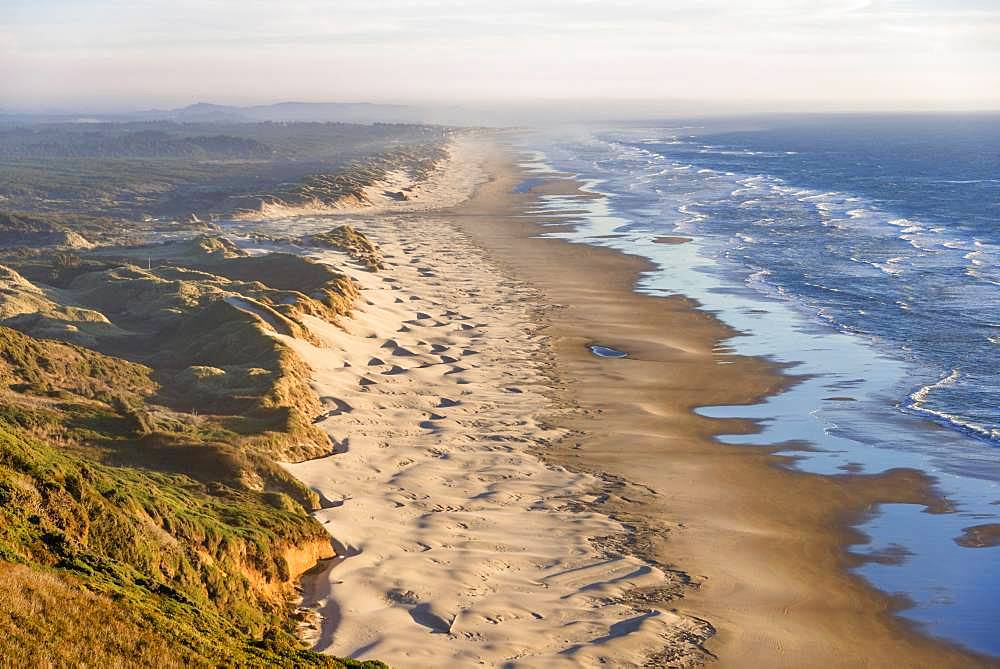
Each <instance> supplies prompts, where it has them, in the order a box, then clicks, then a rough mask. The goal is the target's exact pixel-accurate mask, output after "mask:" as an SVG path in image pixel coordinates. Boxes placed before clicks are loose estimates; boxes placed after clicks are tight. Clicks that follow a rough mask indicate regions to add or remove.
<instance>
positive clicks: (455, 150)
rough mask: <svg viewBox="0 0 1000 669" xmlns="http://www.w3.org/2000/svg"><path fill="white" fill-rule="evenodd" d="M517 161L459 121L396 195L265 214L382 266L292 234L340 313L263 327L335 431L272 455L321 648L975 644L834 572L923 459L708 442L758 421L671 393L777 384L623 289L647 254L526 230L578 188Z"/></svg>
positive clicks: (669, 650)
mask: <svg viewBox="0 0 1000 669" xmlns="http://www.w3.org/2000/svg"><path fill="white" fill-rule="evenodd" d="M521 179H522V175H521V174H520V173H519V171H518V170H517V168H516V167H515V166H514V164H513V163H512V160H511V156H510V155H509V154H508V153H506V152H505V151H503V150H502V148H498V146H497V145H496V144H494V143H492V142H491V141H488V140H486V139H483V138H474V137H469V138H464V139H460V140H458V141H457V142H456V143H455V144H453V146H452V157H451V159H450V160H449V161H447V164H446V165H444V166H443V167H442V169H441V170H440V171H439V172H438V173H437V174H436V175H435V176H434V177H432V179H431V180H430V181H428V182H427V183H426V184H424V185H423V186H422V188H420V189H415V190H414V191H413V196H412V197H411V198H410V199H409V200H404V201H399V200H397V199H395V198H393V197H391V196H390V195H391V193H389V191H388V189H387V191H386V196H385V197H384V202H381V203H376V206H373V207H368V208H361V209H356V210H349V211H344V212H341V213H338V214H336V215H334V216H326V217H321V218H308V217H305V218H288V219H281V220H277V221H270V222H267V223H266V224H264V225H265V226H266V229H267V231H268V232H269V233H272V234H273V233H275V232H279V233H280V232H281V231H282V230H285V231H287V232H293V231H294V233H295V234H303V233H308V232H311V231H313V230H315V231H320V230H323V229H327V228H329V227H330V225H331V221H334V222H336V223H350V224H351V225H353V226H355V227H356V228H357V229H359V230H361V231H362V232H364V234H366V235H367V236H369V237H370V238H371V239H373V240H374V241H375V242H376V243H377V244H378V245H379V246H380V248H381V249H382V253H383V255H384V257H385V265H386V267H385V269H384V270H382V271H379V272H377V273H373V272H369V271H367V270H365V269H364V268H362V267H361V266H359V265H353V264H352V263H351V261H350V259H349V258H347V256H345V255H343V254H339V253H337V252H334V251H328V250H320V249H304V250H300V251H302V252H306V253H308V254H309V255H310V256H311V257H314V258H317V259H320V260H326V261H329V262H332V263H334V264H336V265H337V266H338V267H342V268H345V269H346V270H347V271H348V273H349V274H350V275H351V276H352V278H354V279H355V280H356V281H357V283H358V284H359V285H360V287H361V289H362V298H361V301H362V306H361V307H360V308H359V309H358V310H357V312H356V313H355V315H354V316H353V318H351V319H350V320H346V321H345V322H343V323H342V327H335V326H333V325H330V324H328V323H324V322H322V321H319V320H313V321H311V322H310V325H311V327H312V329H313V332H314V334H316V335H317V337H318V341H319V342H321V343H322V345H315V344H311V343H307V342H304V341H302V340H300V339H293V338H285V340H286V341H287V342H288V344H289V345H290V346H294V347H295V349H296V350H297V351H298V352H299V353H300V354H301V355H302V357H303V358H304V359H305V360H306V361H307V362H308V363H309V365H310V366H311V368H312V370H313V375H314V376H313V387H314V388H315V390H316V392H317V393H318V394H319V396H320V398H321V399H322V401H323V403H324V406H325V407H326V408H327V412H326V413H325V414H323V415H322V416H321V417H319V421H320V422H319V425H320V427H322V428H323V429H325V430H326V431H327V432H328V433H329V434H330V436H331V437H332V439H333V441H334V443H335V444H336V448H335V453H334V454H333V455H331V456H329V457H326V458H322V459H318V460H312V461H308V462H305V463H300V464H295V465H288V468H289V470H290V471H291V472H292V473H294V475H295V476H297V477H298V478H299V479H300V480H302V481H303V482H305V483H306V484H307V485H309V486H310V487H312V488H314V489H315V490H317V491H319V492H320V493H321V495H322V496H323V498H324V508H323V509H322V510H321V511H319V512H317V518H318V519H319V520H320V521H321V522H323V523H324V524H325V526H326V527H327V528H328V529H329V531H330V533H331V536H332V537H333V540H334V545H335V548H336V549H337V553H338V558H337V559H335V560H331V561H329V562H326V563H324V564H323V565H322V567H321V568H320V569H317V570H314V571H313V572H312V573H310V574H308V575H307V576H306V577H304V579H303V581H302V586H303V591H304V606H306V607H308V608H311V609H313V610H315V611H317V612H318V614H319V618H318V621H317V624H316V626H315V628H314V629H311V630H307V633H308V634H310V635H311V637H310V639H311V641H313V642H314V643H315V645H316V647H317V648H318V649H320V650H323V651H328V652H331V653H336V654H339V655H351V656H355V657H375V658H379V659H381V660H383V661H386V662H388V663H390V664H391V665H393V666H398V667H411V666H430V665H432V664H448V665H454V666H472V665H484V666H524V667H529V666H539V667H541V666H545V667H549V666H563V665H566V666H596V665H599V664H602V663H603V664H604V665H606V666H615V667H628V666H655V667H667V666H677V667H683V666H696V665H699V664H702V663H709V664H718V665H719V666H727V667H728V666H732V667H748V666H770V667H807V666H808V667H859V666H869V667H888V666H906V667H970V666H989V664H990V663H989V661H988V660H986V659H983V658H980V657H977V656H974V655H972V654H969V653H967V652H965V651H962V650H961V649H957V648H955V647H952V646H949V645H946V644H944V643H940V642H937V641H934V640H931V639H929V638H927V637H924V636H921V635H919V634H918V633H917V632H916V631H915V630H913V629H911V628H910V627H909V626H908V625H906V624H905V623H903V622H902V621H900V620H899V619H897V618H895V617H893V616H892V615H891V613H892V611H893V609H894V607H896V606H898V604H899V603H898V602H894V601H893V600H892V599H891V598H890V597H887V596H886V595H884V594H882V593H879V592H878V591H876V590H874V589H873V588H871V587H870V586H869V585H867V584H866V583H865V582H864V581H862V580H861V579H859V578H858V577H856V576H853V575H851V574H850V573H849V572H848V571H846V568H847V567H848V566H849V556H848V555H847V553H846V551H845V546H846V545H847V544H849V543H850V542H851V541H852V540H853V539H855V538H856V537H855V536H854V535H853V534H852V531H851V530H850V528H849V524H850V523H851V522H852V521H853V520H856V519H858V518H860V517H861V516H862V515H863V514H864V513H865V511H866V509H868V508H869V507H870V506H871V505H872V504H874V503H877V502H889V501H906V502H913V503H923V504H926V505H928V507H929V508H931V509H934V508H935V507H936V506H938V505H939V504H940V501H939V500H937V499H935V498H934V497H933V495H932V494H931V491H930V485H929V483H930V482H929V481H928V480H927V478H926V477H925V476H923V475H922V474H921V473H919V472H916V471H912V470H894V471H890V472H887V473H885V474H882V475H878V476H857V475H849V474H844V475H842V476H833V477H819V476H813V475H807V474H802V473H796V472H793V471H790V470H788V469H786V468H783V467H781V464H782V459H781V458H779V457H777V456H775V455H773V454H772V453H771V452H770V451H768V450H766V449H752V448H746V447H743V448H741V447H734V446H726V445H722V444H720V443H718V442H716V441H715V440H714V439H713V437H714V436H715V435H717V434H720V433H722V432H729V433H732V432H739V431H748V430H752V429H753V425H752V424H749V423H736V422H733V421H720V420H715V419H708V418H704V417H700V416H698V415H696V414H694V413H693V412H692V409H693V408H695V407H698V406H704V405H709V404H740V403H751V402H754V401H757V400H759V399H760V398H762V397H764V396H766V395H768V394H770V393H773V392H775V391H777V390H779V389H781V388H782V387H783V386H784V385H785V384H787V383H790V382H792V380H790V379H788V378H786V377H784V376H782V375H781V374H780V372H779V370H777V369H775V368H774V367H773V366H772V365H770V364H768V363H767V362H765V361H762V360H757V359H753V358H745V357H739V356H735V355H732V354H730V353H726V352H725V351H724V350H720V349H719V346H718V345H719V343H720V341H721V340H723V339H724V338H726V337H727V336H729V335H731V334H732V333H731V332H729V331H728V330H727V329H726V328H725V327H724V326H723V325H722V324H721V323H719V322H718V321H716V320H715V319H713V318H712V317H711V316H710V315H709V314H707V313H704V312H701V311H698V310H697V309H696V308H695V307H696V305H695V304H693V303H691V302H690V301H688V300H686V299H684V298H679V297H676V298H669V299H665V298H656V297H649V296H644V295H640V294H637V293H635V292H633V290H632V288H633V286H634V283H635V280H636V278H637V276H638V275H639V273H641V272H642V271H644V270H645V269H646V267H645V265H644V261H642V260H640V259H638V258H634V257H629V256H625V255H622V254H619V253H617V252H615V251H612V250H608V249H598V248H594V247H589V246H583V245H574V244H569V243H566V242H564V241H560V240H556V239H543V238H539V237H538V234H539V230H540V228H539V224H540V223H541V222H543V221H540V220H538V219H537V217H525V216H524V215H523V212H524V211H525V208H526V206H527V204H528V203H530V202H531V201H532V199H533V198H536V197H538V195H539V194H542V193H544V192H546V189H550V191H551V192H560V193H572V192H574V191H575V189H576V185H575V183H574V182H573V181H572V180H571V179H558V180H554V181H549V182H546V183H540V184H538V185H536V186H535V187H533V188H532V189H531V190H530V191H529V192H526V193H514V192H513V190H514V186H515V185H516V184H518V183H519V182H520V181H521ZM397 187H400V184H397V183H394V184H392V188H393V189H395V188H397ZM404 187H405V186H404ZM580 196H581V197H588V195H586V194H583V193H581V194H580ZM371 199H373V200H378V199H379V197H378V193H375V192H373V193H372V196H371ZM262 229H264V228H262ZM683 241H684V240H683V239H677V238H671V239H670V240H669V241H665V243H683ZM593 343H600V344H604V345H608V346H612V347H614V348H616V349H620V350H622V351H627V352H628V354H629V357H628V358H624V359H612V358H599V357H596V356H594V355H593V354H592V353H591V352H590V350H589V348H588V345H589V344H593Z"/></svg>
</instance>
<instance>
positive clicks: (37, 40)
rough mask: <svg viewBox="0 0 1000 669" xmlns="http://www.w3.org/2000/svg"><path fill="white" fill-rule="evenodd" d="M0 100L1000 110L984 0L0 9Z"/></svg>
mask: <svg viewBox="0 0 1000 669" xmlns="http://www.w3.org/2000/svg"><path fill="white" fill-rule="evenodd" d="M5 4H7V5H8V9H7V11H6V12H5V13H6V14H7V16H6V18H7V21H6V23H5V25H4V26H2V27H0V107H3V108H8V109H54V108H58V109H89V110H95V111H110V110H120V109H144V108H169V107H178V106H184V105H187V104H191V103H194V102H198V101H206V102H213V103H220V104H237V105H245V104H267V103H270V102H275V101H279V100H298V101H306V102H321V101H368V102H376V103H399V104H418V105H427V104H433V105H441V104H458V105H472V106H492V105H495V106H504V107H510V106H515V107H516V106H524V105H525V104H528V103H533V104H538V103H541V104H549V105H552V104H560V103H561V104H566V103H567V102H568V101H570V100H575V99H586V100H588V101H590V102H593V101H594V100H596V99H602V100H607V104H608V105H620V106H622V107H628V106H630V105H631V106H635V105H637V104H640V103H641V104H642V105H645V106H646V107H648V108H654V107H656V106H657V105H659V106H661V107H663V109H664V111H670V110H671V109H678V110H679V111H680V112H681V113H683V111H684V108H685V107H695V106H697V107H698V108H700V109H701V110H703V111H710V112H713V113H719V112H725V111H727V110H728V111H733V112H743V111H851V110H856V111H865V110H880V111H903V110H985V109H997V108H1000V58H998V55H1000V8H998V7H996V6H993V5H992V3H989V2H984V1H978V2H977V1H973V0H967V1H952V2H944V3H942V2H936V3H935V2H929V1H927V0H911V1H891V0H889V1H882V2H862V1H852V0H838V1H836V2H831V3H825V6H824V7H822V8H817V7H816V6H815V5H814V3H808V2H804V1H799V0H769V1H767V2H764V3H754V6H753V7H746V6H739V7H733V6H732V4H731V3H725V2H721V1H712V2H707V3H706V2H695V1H694V0H683V1H681V2H674V3H671V6H669V7H667V6H663V5H662V4H661V3H657V2H655V1H654V0H631V1H628V2H622V3H614V6H613V7H612V6H609V3H603V2H597V1H587V0H550V1H548V2H542V3H531V2H528V1H527V0H516V1H515V2H512V3H508V5H507V7H505V8H504V9H496V8H493V7H492V6H491V4H490V3H486V2H482V1H480V0H476V1H474V2H454V1H447V0H424V1H420V0H417V1H405V0H392V1H377V0H376V1H374V2H361V1H359V0H349V1H347V2H338V3H337V5H336V7H331V6H329V4H328V3H323V2H318V1H316V0H305V1H303V2H298V3H295V4H294V5H293V6H290V5H286V4H282V3H278V2H275V1H274V0H250V1H248V2H239V3H234V2H231V1H226V0H216V1H212V2H194V0H181V1H180V2H176V3H172V4H171V5H170V6H169V7H164V6H162V5H161V4H160V3H156V2H151V1H145V2H143V1H140V2H123V1H122V0H95V1H94V2H89V3H86V6H84V5H82V4H81V3H78V2H73V1H72V0H36V1H35V2H30V3H29V2H25V1H23V0H13V1H11V0H7V2H6V3H5Z"/></svg>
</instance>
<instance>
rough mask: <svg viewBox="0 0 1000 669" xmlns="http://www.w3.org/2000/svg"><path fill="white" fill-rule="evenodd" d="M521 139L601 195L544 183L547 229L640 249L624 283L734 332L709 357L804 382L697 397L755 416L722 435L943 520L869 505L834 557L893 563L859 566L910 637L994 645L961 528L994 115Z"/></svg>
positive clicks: (994, 282) (995, 287) (991, 395)
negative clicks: (780, 451)
mask: <svg viewBox="0 0 1000 669" xmlns="http://www.w3.org/2000/svg"><path fill="white" fill-rule="evenodd" d="M519 147H520V148H521V149H522V150H523V151H524V155H525V158H524V165H525V167H526V168H527V169H529V170H531V171H533V172H535V173H537V174H538V175H544V174H546V173H550V172H568V173H572V174H575V175H577V178H578V179H580V180H581V181H582V182H584V184H585V188H586V190H590V191H593V192H596V193H600V194H603V195H604V196H605V197H603V198H599V199H594V200H586V201H584V200H581V199H580V198H574V197H572V196H562V195H550V196H543V197H542V198H541V200H540V203H539V205H538V211H539V212H544V213H546V214H548V215H556V216H560V215H562V216H563V218H564V219H565V221H567V222H571V223H573V224H574V225H573V226H572V231H571V232H564V231H560V232H553V233H551V234H553V235H555V236H561V237H566V238H568V239H570V240H571V241H574V242H579V243H588V244H596V245H603V246H612V247H615V248H619V249H621V250H623V251H628V252H629V253H634V254H639V255H644V256H646V257H647V258H649V259H650V260H651V261H652V262H653V263H654V264H655V265H656V266H657V267H658V269H657V270H656V271H653V272H649V273H647V274H645V275H644V276H643V277H641V280H640V282H639V284H638V286H637V290H640V291H643V292H648V293H651V294H657V295H670V294H674V293H680V294H683V295H686V296H688V297H692V298H695V299H697V300H698V301H699V302H700V304H701V306H702V308H703V309H705V310H707V311H710V312H712V313H714V314H715V315H716V316H717V317H718V318H720V319H721V320H722V321H724V322H726V323H728V324H729V325H731V326H733V327H734V328H735V329H736V330H737V331H739V332H740V335H739V336H736V337H734V338H732V339H731V340H729V341H727V342H725V345H726V347H727V348H728V349H729V350H733V351H736V352H738V353H743V354H748V355H759V356H763V357H767V358H769V359H772V360H774V361H776V362H780V363H783V364H785V365H786V366H788V372H789V373H790V374H795V375H803V380H802V381H801V382H800V383H797V384H795V385H793V386H792V387H791V388H789V389H788V390H787V391H785V392H783V393H781V394H779V395H777V396H774V397H772V398H769V399H768V400H766V401H765V402H763V403H761V404H759V405H756V406H750V407H746V406H740V407H703V408H701V409H699V411H700V412H701V413H703V414H705V415H709V416H719V417H729V416H733V417H747V418H753V419H756V420H757V421H759V423H760V425H761V431H760V432H759V433H757V434H753V435H740V436H735V435H733V436H723V437H721V438H720V439H721V440H722V441H725V442H728V443H740V444H746V445H747V446H754V445H774V444H779V445H781V444H788V446H789V452H790V453H794V455H795V456H796V462H795V465H794V466H795V467H798V468H801V469H804V470H807V471H811V472H815V473H819V474H824V475H835V474H843V473H845V472H864V473H877V472H880V471H885V470H887V469H891V468H895V467H915V468H918V469H921V470H923V471H926V472H928V473H929V474H931V475H932V476H934V477H935V478H936V479H937V481H938V487H939V489H940V491H941V493H942V494H944V495H945V496H946V497H947V499H948V500H949V501H950V502H951V503H952V505H953V506H954V509H955V511H954V512H953V513H946V514H932V513H929V512H928V510H927V509H925V508H924V507H922V506H916V505H906V504H886V505H882V506H881V507H880V508H879V509H876V510H874V512H873V513H872V514H871V516H870V517H869V518H867V519H866V520H865V521H864V522H863V523H861V524H860V525H859V526H858V529H859V530H861V531H862V532H863V533H864V534H865V535H866V536H867V537H868V539H869V540H868V541H867V542H866V543H863V544H858V545H855V546H852V547H851V551H852V552H853V553H855V554H857V555H859V556H865V555H868V556H872V557H880V556H881V557H884V556H886V555H892V556H894V559H891V560H888V559H873V560H869V561H865V562H864V563H863V566H860V567H858V568H857V572H858V573H859V574H860V575H862V576H864V577H865V578H867V579H868V580H869V581H871V582H872V583H873V584H874V585H875V586H876V587H878V588H880V589H883V590H885V591H887V592H891V593H898V594H901V595H904V596H905V597H907V598H908V599H909V600H910V601H911V602H912V605H911V606H910V607H908V608H906V609H905V610H903V611H902V612H901V615H902V616H904V617H906V618H907V619H909V620H911V621H912V622H913V623H914V624H916V625H918V626H920V627H922V628H923V629H924V630H925V631H926V632H927V633H929V634H932V635H936V636H939V637H943V638H946V639H949V640H951V641H954V642H957V643H959V644H962V645H965V646H967V647H969V648H972V649H974V650H978V651H981V652H985V653H990V654H994V655H1000V546H993V547H980V548H973V547H968V546H966V545H963V543H965V542H962V541H961V540H962V538H963V536H965V532H964V530H965V528H968V527H975V526H980V525H988V524H991V523H998V522H1000V115H995V114H949V115H891V116H890V115H879V116H861V115H837V116H770V117H757V118H732V119H715V120H710V121H704V120H701V121H698V120H694V121H684V122H679V121H670V122H645V123H629V124H622V125H615V126H600V127H597V126H595V127H574V128H572V129H561V130H551V131H539V132H535V133H530V134H527V135H525V136H524V138H523V140H522V141H521V142H520V144H519ZM581 211H582V212H584V213H581ZM664 235H669V236H683V237H687V238H690V239H691V241H690V242H689V243H685V244H659V243H656V242H655V241H654V240H655V239H656V238H657V237H659V236H664ZM803 444H808V446H809V450H806V451H803V450H802V449H801V446H802V445H803Z"/></svg>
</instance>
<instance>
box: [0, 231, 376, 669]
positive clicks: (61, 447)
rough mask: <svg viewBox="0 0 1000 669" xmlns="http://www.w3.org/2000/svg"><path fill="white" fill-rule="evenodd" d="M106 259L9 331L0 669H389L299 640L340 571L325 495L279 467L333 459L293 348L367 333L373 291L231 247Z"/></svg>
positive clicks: (48, 268)
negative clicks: (351, 319) (302, 339)
mask: <svg viewBox="0 0 1000 669" xmlns="http://www.w3.org/2000/svg"><path fill="white" fill-rule="evenodd" d="M102 253H103V255H101V256H98V255H96V254H95V255H90V256H86V257H84V258H80V259H79V261H78V262H76V263H66V262H65V261H59V260H57V256H45V255H42V256H31V257H28V258H24V259H22V260H21V264H20V265H18V269H19V270H21V271H23V272H24V274H23V275H22V274H20V273H19V272H18V271H17V270H15V269H11V268H3V269H4V272H3V274H2V276H0V279H3V285H2V286H0V287H2V288H3V290H2V291H0V323H8V324H13V325H14V326H15V327H17V328H18V329H17V330H15V329H12V328H10V327H6V326H4V325H2V324H0V657H2V658H4V660H5V661H8V662H10V663H12V664H14V665H17V666H40V665H41V666H45V665H52V666H79V665H80V663H84V664H86V665H87V666H102V667H103V666H134V665H135V664H139V665H146V666H151V665H155V666H167V667H169V666H324V667H340V666H368V667H375V666H381V665H380V664H377V663H369V664H367V665H366V664H360V663H355V662H349V661H344V662H341V661H338V660H335V659H333V658H329V657H326V656H322V655H318V654H315V653H312V652H310V651H307V650H305V649H304V648H303V647H302V646H301V644H300V643H299V642H298V641H297V639H296V637H295V635H294V631H295V626H296V624H297V615H296V613H295V609H294V605H293V601H294V596H295V591H294V581H295V580H296V579H297V577H298V576H299V575H300V574H301V573H302V571H304V570H305V569H308V568H310V567H311V566H312V565H313V564H315V562H316V561H317V560H319V559H322V558H326V557H331V556H332V554H333V551H332V548H331V542H330V538H329V536H328V534H327V532H326V531H325V529H324V528H323V527H322V526H320V525H319V524H318V523H317V522H316V521H315V520H314V519H312V518H311V516H310V515H309V514H308V510H310V509H311V508H314V507H315V506H316V504H317V498H316V496H315V494H314V493H312V491H310V490H307V489H305V488H304V487H303V486H302V485H301V484H300V483H299V482H298V481H296V480H295V479H293V478H292V477H291V476H289V475H288V474H287V473H286V472H285V470H284V469H282V468H281V467H279V466H278V465H276V464H275V462H274V458H276V457H282V458H304V457H312V456H314V455H318V454H323V453H325V452H328V451H329V448H330V443H329V441H328V438H327V437H326V435H325V434H323V433H322V432H320V431H319V430H317V429H316V428H315V426H313V425H312V422H311V416H312V415H314V414H315V413H317V411H318V403H317V400H316V398H315V396H314V395H313V393H312V391H311V389H310V388H309V386H308V377H309V370H308V369H307V368H306V367H305V365H304V364H303V363H302V362H301V361H300V360H299V359H298V358H297V356H295V355H294V353H293V352H292V349H291V348H290V347H288V346H286V345H285V344H284V343H282V342H281V341H280V339H279V338H275V337H274V336H273V334H274V333H275V332H276V331H277V329H279V327H281V326H282V325H287V327H288V328H289V329H288V331H287V332H286V333H284V334H287V335H288V336H307V332H306V331H305V329H304V327H303V326H302V324H301V322H300V321H299V320H298V319H299V318H300V317H301V315H302V314H303V313H310V314H313V315H318V316H320V317H326V318H328V319H335V318H337V317H338V316H339V315H343V314H346V313H348V312H349V310H350V306H351V304H352V302H353V300H354V299H355V297H356V294H357V293H356V289H355V288H354V286H353V284H351V282H350V281H348V280H347V279H346V278H345V277H343V275H341V274H339V273H337V272H336V271H335V270H333V269H332V268H329V267H327V266H325V265H323V266H320V265H317V264H316V263H313V262H311V261H308V260H306V259H302V258H298V257H296V256H283V255H281V254H274V255H273V256H264V257H259V258H251V257H247V256H244V255H242V254H241V253H240V252H239V251H238V250H237V249H235V247H233V246H232V245H231V244H229V243H228V242H226V241H225V240H218V239H199V240H193V241H189V242H180V243H175V244H173V245H168V246H167V247H149V248H145V249H121V250H119V251H118V252H117V256H116V254H115V253H112V252H111V251H109V250H107V249H105V250H103V251H102ZM136 253H138V254H140V255H145V256H146V258H147V259H148V258H151V257H153V256H156V258H157V262H156V264H155V266H151V267H149V268H147V269H141V268H139V267H137V266H135V265H130V264H127V260H128V259H129V257H130V256H131V255H133V254H136ZM157 254H158V255H157ZM8 260H15V261H16V260H17V258H14V259H8ZM149 263H150V265H152V262H151V261H149ZM271 277H280V279H276V278H271ZM43 279H44V280H45V281H47V282H48V283H45V282H43V281H42V280H43ZM273 284H277V285H273ZM289 296H294V297H295V300H294V301H292V300H290V299H288V298H289ZM240 300H243V301H245V302H246V303H244V302H240ZM53 324H62V325H63V326H64V327H62V329H60V328H57V327H55V325H53ZM95 324H96V325H97V326H100V327H93V328H91V329H89V330H88V329H87V327H88V325H95ZM35 329H37V330H41V331H42V332H45V333H50V334H51V333H53V332H54V333H56V334H58V335H59V338H60V339H62V340H63V341H56V340H53V339H48V338H37V337H35V336H30V335H32V334H36V333H35V332H34V331H33V330H35ZM19 330H23V331H19ZM279 334H280V333H279ZM74 341H77V342H79V341H83V342H88V343H89V344H90V345H89V346H87V347H83V346H80V345H77V344H76V343H72V342H74Z"/></svg>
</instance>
